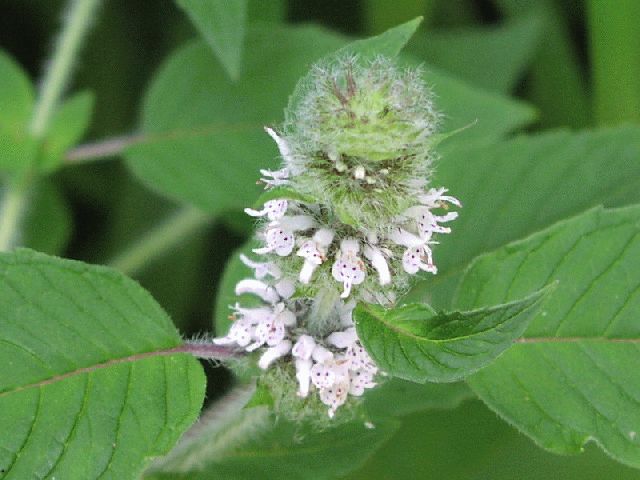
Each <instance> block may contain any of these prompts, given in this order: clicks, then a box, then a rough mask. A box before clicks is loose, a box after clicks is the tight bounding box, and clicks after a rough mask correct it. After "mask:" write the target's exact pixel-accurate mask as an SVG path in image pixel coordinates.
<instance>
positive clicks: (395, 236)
mask: <svg viewBox="0 0 640 480" xmlns="http://www.w3.org/2000/svg"><path fill="white" fill-rule="evenodd" d="M389 239H390V240H391V241H392V242H394V243H396V244H398V245H401V246H403V247H417V246H420V245H423V244H424V242H425V240H424V239H422V238H420V237H418V236H417V235H414V234H413V233H409V232H407V231H406V230H404V229H403V228H394V229H393V231H392V232H391V235H390V236H389Z"/></svg>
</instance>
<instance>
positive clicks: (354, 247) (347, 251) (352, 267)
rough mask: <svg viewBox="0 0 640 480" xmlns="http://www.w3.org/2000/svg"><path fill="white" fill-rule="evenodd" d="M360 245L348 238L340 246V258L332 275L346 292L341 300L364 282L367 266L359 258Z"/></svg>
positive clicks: (334, 266)
mask: <svg viewBox="0 0 640 480" xmlns="http://www.w3.org/2000/svg"><path fill="white" fill-rule="evenodd" d="M359 250H360V245H359V243H358V241H357V240H354V239H352V238H347V239H345V240H343V241H342V243H341V244H340V256H339V257H338V258H337V259H336V261H335V263H334V264H333V267H332V268H331V274H332V275H333V278H335V279H336V280H337V281H339V282H342V284H343V286H344V291H343V292H342V294H341V295H340V298H347V297H348V296H349V294H350V293H351V287H352V286H353V285H359V284H361V283H362V282H364V278H365V266H364V262H363V261H362V260H361V259H360V257H358V251H359Z"/></svg>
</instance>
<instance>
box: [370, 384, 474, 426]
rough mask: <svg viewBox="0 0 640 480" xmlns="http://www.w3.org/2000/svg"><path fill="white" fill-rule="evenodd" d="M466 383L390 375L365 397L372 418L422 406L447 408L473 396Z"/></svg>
mask: <svg viewBox="0 0 640 480" xmlns="http://www.w3.org/2000/svg"><path fill="white" fill-rule="evenodd" d="M473 397H474V395H473V392H472V391H471V389H470V388H469V387H468V386H467V384H466V383H463V382H460V383H425V384H420V383H414V382H409V381H406V380H402V379H400V378H391V379H389V380H386V381H385V382H384V383H382V385H379V386H377V387H376V388H372V389H371V390H369V391H368V392H367V393H366V395H365V397H364V399H365V407H366V409H367V413H368V414H370V415H371V416H372V417H373V418H386V417H389V416H391V415H393V416H401V415H408V414H410V413H415V412H421V411H424V410H446V409H450V408H456V407H458V406H459V405H460V404H461V403H462V402H463V401H465V400H468V399H470V398H473Z"/></svg>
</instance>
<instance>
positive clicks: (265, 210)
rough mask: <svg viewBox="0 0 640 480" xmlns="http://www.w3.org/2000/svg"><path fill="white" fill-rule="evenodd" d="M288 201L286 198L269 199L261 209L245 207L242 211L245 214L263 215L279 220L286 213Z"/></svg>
mask: <svg viewBox="0 0 640 480" xmlns="http://www.w3.org/2000/svg"><path fill="white" fill-rule="evenodd" d="M288 205H289V202H287V201H286V200H269V201H268V202H265V204H264V205H263V207H262V210H254V209H253V208H245V209H244V211H245V213H246V214H247V215H251V216H252V217H264V216H265V215H266V216H267V218H268V219H269V220H272V221H274V220H279V219H281V218H282V217H283V216H284V214H285V213H287V207H288Z"/></svg>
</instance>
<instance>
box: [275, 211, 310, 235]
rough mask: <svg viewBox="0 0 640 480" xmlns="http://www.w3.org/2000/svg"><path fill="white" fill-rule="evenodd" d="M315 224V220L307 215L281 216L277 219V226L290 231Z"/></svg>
mask: <svg viewBox="0 0 640 480" xmlns="http://www.w3.org/2000/svg"><path fill="white" fill-rule="evenodd" d="M315 224H316V221H315V220H314V219H313V217H311V216H309V215H292V216H289V217H282V218H281V219H280V220H278V226H280V227H282V228H283V229H285V230H290V231H292V232H295V231H298V230H309V229H310V228H313V227H314V226H315Z"/></svg>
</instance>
